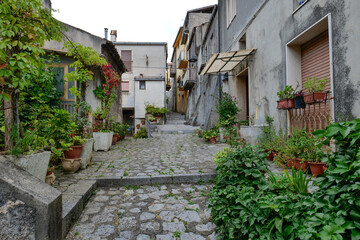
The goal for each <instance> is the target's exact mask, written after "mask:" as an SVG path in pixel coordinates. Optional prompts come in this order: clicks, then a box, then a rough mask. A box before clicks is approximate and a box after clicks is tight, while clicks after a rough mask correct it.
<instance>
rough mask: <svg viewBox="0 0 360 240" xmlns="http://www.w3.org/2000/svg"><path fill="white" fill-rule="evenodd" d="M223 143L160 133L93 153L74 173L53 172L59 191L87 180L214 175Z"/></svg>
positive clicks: (189, 136)
mask: <svg viewBox="0 0 360 240" xmlns="http://www.w3.org/2000/svg"><path fill="white" fill-rule="evenodd" d="M225 147H227V145H226V144H210V143H207V142H204V141H203V140H202V139H199V138H198V137H197V136H194V135H192V134H162V135H157V136H156V137H154V138H151V139H137V140H135V139H131V138H129V139H125V140H124V141H121V142H118V143H117V144H116V145H114V146H112V147H111V150H110V151H108V152H94V153H93V160H92V164H91V165H90V166H88V167H87V168H86V169H85V170H80V171H78V172H77V173H65V172H63V171H62V170H61V169H58V170H57V171H56V172H55V175H56V177H57V179H56V181H55V185H54V187H55V188H57V189H59V190H60V191H61V192H64V191H66V189H67V188H68V187H69V186H70V185H72V184H74V183H76V182H78V181H79V180H84V179H89V178H94V177H95V178H103V177H121V176H127V177H135V176H159V175H173V174H189V173H193V174H197V173H215V172H216V171H215V168H216V166H215V164H214V161H213V157H214V155H215V153H217V152H218V151H219V150H221V149H223V148H225Z"/></svg>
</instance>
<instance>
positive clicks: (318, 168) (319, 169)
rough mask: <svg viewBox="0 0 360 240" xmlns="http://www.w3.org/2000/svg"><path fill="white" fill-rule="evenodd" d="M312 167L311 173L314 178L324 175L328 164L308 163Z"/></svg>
mask: <svg viewBox="0 0 360 240" xmlns="http://www.w3.org/2000/svg"><path fill="white" fill-rule="evenodd" d="M308 164H309V166H310V171H311V173H312V175H313V176H314V177H316V176H317V175H319V174H324V170H325V169H326V163H323V162H321V163H316V162H308Z"/></svg>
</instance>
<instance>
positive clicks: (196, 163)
mask: <svg viewBox="0 0 360 240" xmlns="http://www.w3.org/2000/svg"><path fill="white" fill-rule="evenodd" d="M183 118H184V116H182V115H179V114H171V115H170V116H169V119H168V123H167V124H166V125H165V126H164V129H169V130H171V131H169V133H189V132H193V130H194V129H195V128H193V127H191V126H187V125H184V124H183V122H184V119H183ZM172 130H176V131H174V132H173V131H172ZM187 130H189V131H187ZM160 133H161V134H156V135H155V137H154V138H151V139H138V140H135V139H132V138H127V139H125V140H123V141H121V142H118V143H117V144H116V145H114V146H112V147H111V149H110V151H108V152H94V153H93V160H92V163H91V165H90V166H88V167H87V168H86V169H85V170H80V171H78V172H77V173H66V172H63V171H62V170H61V168H59V169H57V170H56V171H55V175H56V177H57V179H56V181H55V185H54V187H55V188H57V189H58V190H60V191H61V192H63V205H64V206H63V209H64V211H63V224H65V226H67V227H66V230H65V232H66V231H67V229H69V227H70V224H71V222H72V220H71V219H77V218H79V220H78V221H77V223H75V224H74V225H73V227H72V228H71V230H70V232H69V234H68V235H67V239H160V240H161V239H163V240H165V239H185V240H186V239H191V240H193V239H194V240H196V239H215V233H214V229H215V226H214V225H213V224H211V223H210V219H209V217H210V212H209V210H208V209H207V205H208V202H207V200H208V196H207V193H208V191H209V190H210V189H211V185H210V184H208V183H207V184H204V185H201V184H202V183H201V182H198V183H192V184H181V181H180V180H186V176H188V175H191V176H194V175H198V176H200V175H206V174H215V173H216V171H215V168H216V166H215V164H214V161H213V157H214V155H215V153H217V152H218V151H219V150H221V149H223V148H225V147H227V145H226V144H220V143H219V144H210V143H207V142H205V141H203V140H202V139H199V138H198V137H197V136H195V135H194V134H166V133H167V131H161V132H160ZM164 133H165V134H164ZM146 176H150V177H151V178H152V179H155V178H156V177H157V182H159V181H160V182H162V181H163V180H165V178H167V180H168V178H169V176H174V178H173V182H180V183H179V184H169V185H163V184H161V185H159V184H154V185H152V186H151V185H145V186H135V187H134V186H128V187H124V186H122V187H120V185H121V183H122V182H124V180H126V179H130V178H131V179H140V178H143V179H144V178H146ZM160 176H161V177H164V178H159V177H160ZM178 176H180V177H183V176H185V178H181V179H180V178H177V179H176V180H177V181H175V177H178ZM121 178H123V179H121ZM94 179H95V180H96V179H117V180H116V184H115V185H116V186H115V187H114V186H107V183H108V182H106V181H105V183H104V182H102V183H99V184H100V186H101V188H98V189H97V190H96V193H95V195H94V196H92V197H91V198H90V200H89V201H88V202H86V199H87V198H88V197H89V196H90V195H91V193H92V192H93V191H94V189H95V188H96V184H95V182H96V181H94ZM196 179H198V178H196ZM119 180H120V181H119ZM193 180H194V178H193V179H192V181H191V182H194V181H193ZM151 182H153V181H151ZM154 182H156V181H154ZM166 182H168V181H166ZM110 183H114V182H111V181H110ZM119 184H120V185H119ZM113 185H114V184H113ZM122 185H123V184H122ZM109 187H111V188H109ZM84 207H85V208H84ZM83 208H84V211H83V212H82V213H81V211H82V210H83ZM79 212H80V213H81V215H80V214H79Z"/></svg>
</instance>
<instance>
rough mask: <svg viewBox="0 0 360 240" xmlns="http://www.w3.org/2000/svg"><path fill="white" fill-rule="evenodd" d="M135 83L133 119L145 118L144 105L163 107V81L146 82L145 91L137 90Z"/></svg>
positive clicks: (136, 83) (137, 86)
mask: <svg viewBox="0 0 360 240" xmlns="http://www.w3.org/2000/svg"><path fill="white" fill-rule="evenodd" d="M139 83H140V81H135V118H145V105H147V104H152V105H155V106H157V107H165V87H166V86H165V81H153V80H150V81H146V89H144V90H143V89H139Z"/></svg>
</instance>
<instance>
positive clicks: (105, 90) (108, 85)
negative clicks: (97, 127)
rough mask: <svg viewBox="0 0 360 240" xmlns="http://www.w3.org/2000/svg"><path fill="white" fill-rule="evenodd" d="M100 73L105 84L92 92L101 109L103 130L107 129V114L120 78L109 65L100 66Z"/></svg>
mask: <svg viewBox="0 0 360 240" xmlns="http://www.w3.org/2000/svg"><path fill="white" fill-rule="evenodd" d="M101 68H102V71H103V73H104V77H105V82H104V83H103V84H102V85H101V86H99V87H97V88H96V89H95V90H94V91H93V92H94V94H95V96H96V97H97V98H99V99H100V101H101V108H102V110H103V111H102V118H103V119H105V127H104V128H105V129H108V128H109V125H110V124H109V114H110V108H111V106H112V104H113V103H114V100H115V97H116V94H115V89H117V88H118V87H119V86H120V84H121V78H120V76H119V74H118V73H116V72H115V71H114V70H113V69H112V68H111V65H110V64H109V63H107V64H103V65H102V67H101Z"/></svg>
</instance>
